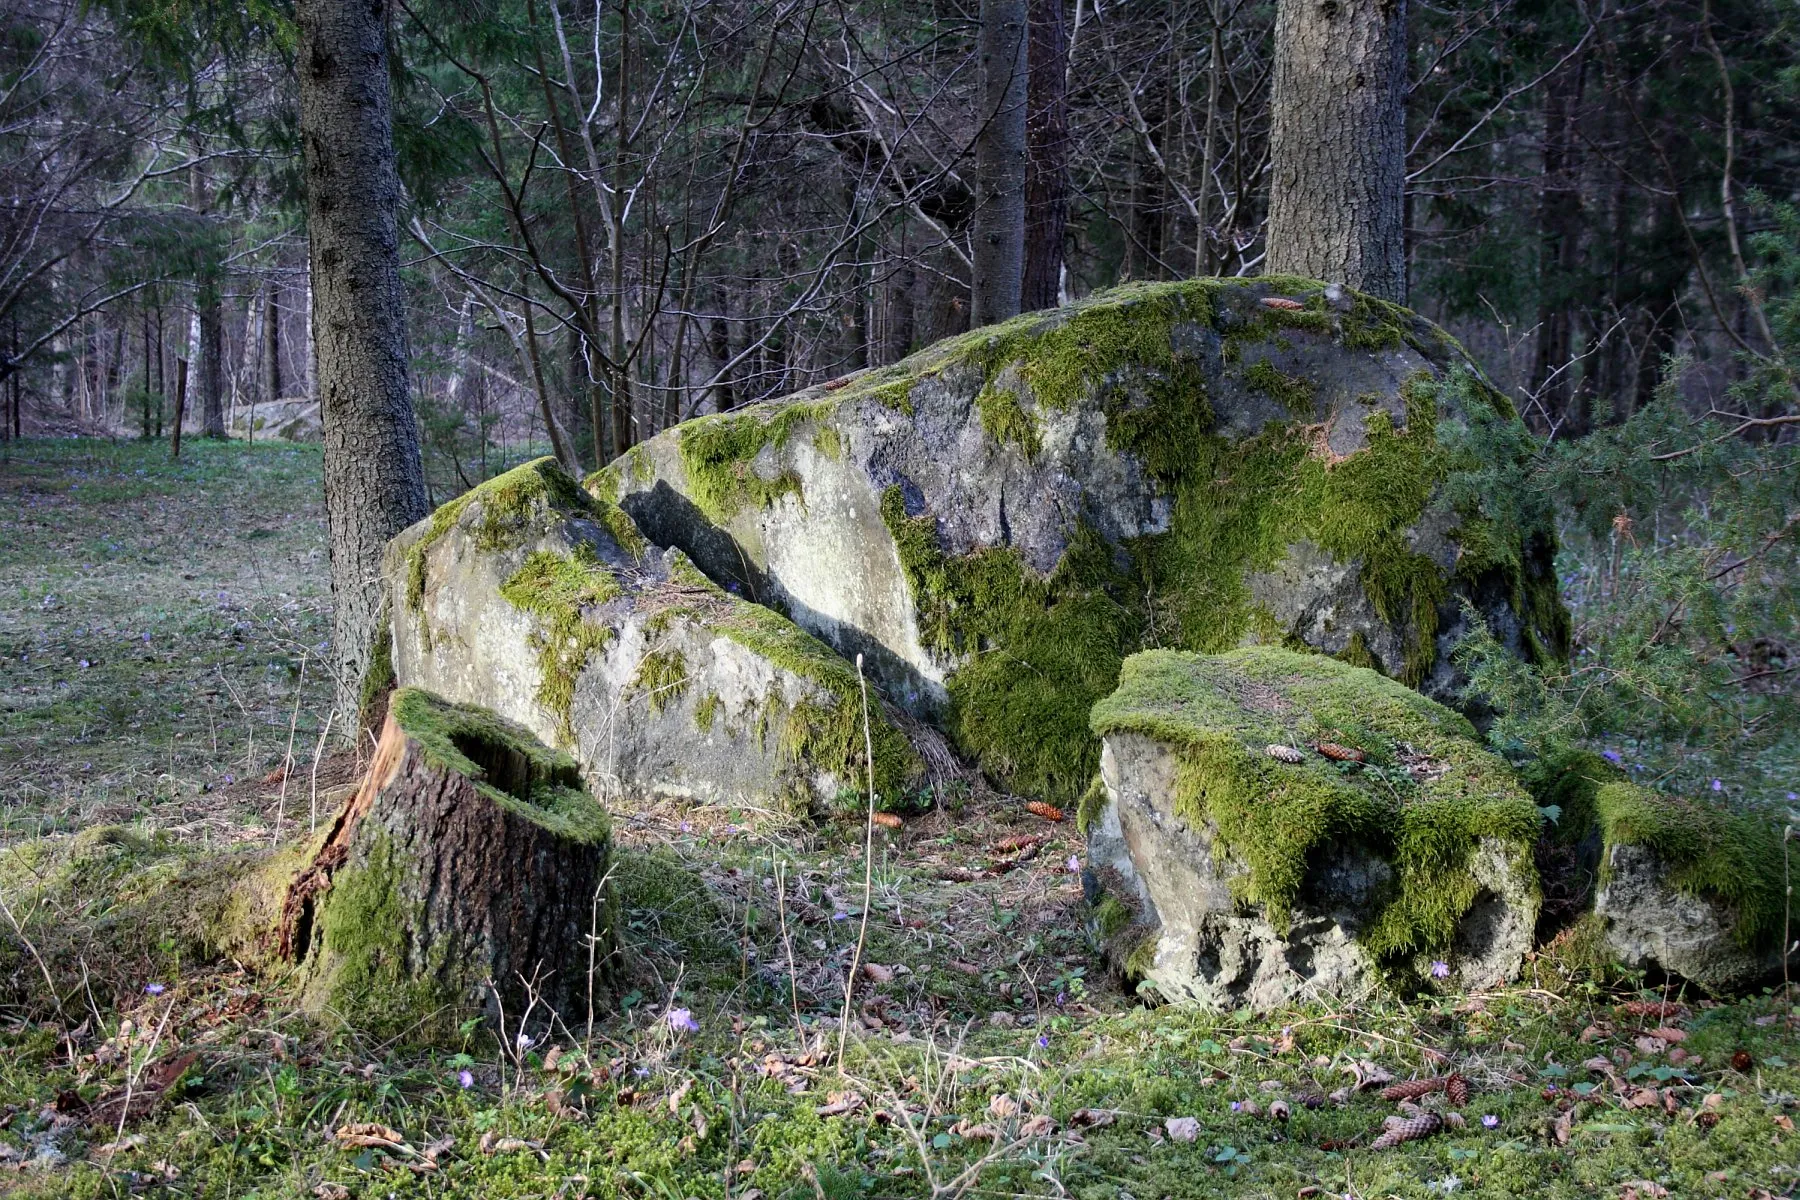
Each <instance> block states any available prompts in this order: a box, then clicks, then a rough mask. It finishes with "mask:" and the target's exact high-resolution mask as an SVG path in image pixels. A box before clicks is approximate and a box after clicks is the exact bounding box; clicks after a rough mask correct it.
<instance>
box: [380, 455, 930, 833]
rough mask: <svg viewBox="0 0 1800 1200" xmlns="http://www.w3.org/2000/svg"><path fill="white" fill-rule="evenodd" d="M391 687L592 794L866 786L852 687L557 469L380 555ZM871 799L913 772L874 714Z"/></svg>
mask: <svg viewBox="0 0 1800 1200" xmlns="http://www.w3.org/2000/svg"><path fill="white" fill-rule="evenodd" d="M387 573H388V576H389V579H390V581H391V588H392V596H391V602H390V608H391V611H392V628H393V634H392V639H393V640H392V650H391V660H392V665H393V673H394V678H395V682H396V683H397V684H398V685H399V686H401V687H409V686H410V687H421V688H425V689H427V690H429V691H431V692H434V693H436V694H438V695H441V696H444V697H446V698H448V699H450V700H453V701H456V702H458V703H466V704H478V705H481V706H484V707H486V708H489V709H492V710H493V711H494V712H496V713H498V714H499V715H501V716H502V717H505V718H507V719H509V720H512V721H516V722H518V723H519V724H520V725H523V726H524V727H525V728H527V729H529V730H530V731H531V732H532V733H533V734H535V735H536V736H537V737H539V738H542V739H543V740H544V741H545V742H546V743H547V744H549V745H552V746H556V747H559V748H562V749H566V750H568V751H569V752H570V753H571V754H572V755H573V756H574V758H575V760H576V761H577V763H578V764H579V766H580V769H581V773H582V776H583V778H584V779H585V780H586V782H587V784H588V786H589V787H590V788H591V789H593V791H594V792H595V794H597V795H601V796H610V795H616V794H620V793H625V794H632V795H642V794H657V795H669V796H676V797H682V798H691V799H697V800H702V801H716V802H721V803H743V802H748V803H753V804H762V805H770V804H786V805H789V806H792V807H801V808H804V807H807V806H816V805H820V804H826V805H829V804H831V803H834V802H835V801H836V799H837V798H838V797H839V795H840V794H843V793H845V792H846V791H849V790H852V789H857V788H860V787H862V786H863V785H864V782H865V778H866V774H867V765H866V759H867V755H866V753H865V749H864V737H863V729H862V707H861V701H862V697H861V692H860V689H859V687H858V682H857V677H856V669H855V667H854V666H852V665H851V664H850V663H849V662H847V661H845V660H844V659H843V658H842V657H840V656H839V655H838V654H837V653H836V652H835V651H833V650H831V649H830V648H829V647H827V646H825V645H824V644H822V643H821V642H819V641H818V640H817V639H816V638H814V637H812V636H811V635H809V634H807V633H805V632H803V631H802V630H801V629H800V628H799V627H798V626H796V625H795V624H794V623H793V622H791V621H789V620H788V619H787V618H786V617H783V616H781V615H780V614H778V613H775V612H773V611H771V610H769V609H766V608H763V607H761V606H759V605H756V604H752V603H750V602H749V601H746V600H744V599H742V598H740V597H737V596H734V595H731V594H730V593H729V592H727V591H725V590H724V589H722V588H720V587H718V586H716V585H715V584H713V583H712V581H711V580H709V579H708V578H707V577H706V576H704V575H702V574H701V573H700V572H699V571H697V570H695V569H694V568H693V566H692V565H691V564H690V563H689V562H688V560H687V558H686V556H685V555H683V554H682V553H681V552H680V551H679V550H667V551H659V550H657V549H655V548H653V547H651V546H650V545H649V544H648V543H647V542H646V541H645V539H644V538H643V536H642V535H641V534H640V533H639V532H638V530H637V528H636V527H635V525H634V524H633V523H632V521H631V518H630V517H628V516H626V515H625V513H624V512H622V511H621V510H620V509H619V508H618V507H617V506H615V505H613V504H611V503H609V502H607V501H605V500H601V499H596V498H594V497H592V496H590V495H588V494H587V493H586V492H584V491H583V490H582V489H581V488H580V487H578V486H577V485H576V484H575V482H574V481H573V480H572V479H570V478H569V476H568V475H567V474H565V473H564V472H563V470H562V469H561V468H560V467H558V466H557V465H556V463H555V461H554V460H552V459H548V458H546V459H539V460H537V461H535V462H532V463H528V464H526V465H524V466H521V467H518V468H516V469H514V470H512V471H510V472H508V473H506V474H504V475H501V476H498V477H496V478H494V479H492V480H489V481H488V482H486V483H484V484H482V485H480V486H479V487H477V488H474V489H473V490H471V491H469V492H467V493H465V494H464V495H463V496H462V497H459V498H458V499H457V500H455V501H453V502H452V503H450V504H447V505H445V506H444V507H443V508H441V509H439V510H438V511H437V512H436V513H435V514H433V515H432V516H431V517H429V518H427V519H426V520H424V521H421V522H420V523H419V524H417V525H415V526H413V527H412V528H411V529H408V530H407V531H405V532H404V533H402V534H401V535H400V536H399V537H398V538H396V539H395V540H394V541H393V543H392V544H391V545H390V546H389V549H388V557H387ZM869 710H870V723H871V731H870V732H871V738H870V740H871V741H872V742H873V744H874V748H875V771H874V774H875V782H876V787H877V790H878V792H879V793H880V795H881V796H882V797H883V799H884V802H886V803H890V804H892V803H897V802H899V801H901V800H902V799H903V797H904V795H905V793H906V790H907V785H908V783H909V781H910V780H911V779H912V777H913V776H914V775H916V774H917V772H918V771H919V770H920V766H919V760H918V758H917V756H916V755H915V754H914V753H913V750H912V747H911V746H910V744H909V743H908V742H907V740H906V739H905V737H904V736H902V735H901V733H900V732H899V731H898V730H897V728H896V727H895V726H894V725H893V724H892V723H891V722H890V721H889V720H888V719H887V717H886V716H885V715H884V712H883V710H882V708H881V706H880V703H879V699H878V697H874V696H871V699H870V705H869Z"/></svg>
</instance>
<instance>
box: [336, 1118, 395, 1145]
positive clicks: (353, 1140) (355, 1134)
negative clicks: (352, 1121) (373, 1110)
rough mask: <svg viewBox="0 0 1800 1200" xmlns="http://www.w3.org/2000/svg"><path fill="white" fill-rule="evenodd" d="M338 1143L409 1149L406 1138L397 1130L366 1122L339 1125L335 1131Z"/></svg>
mask: <svg viewBox="0 0 1800 1200" xmlns="http://www.w3.org/2000/svg"><path fill="white" fill-rule="evenodd" d="M337 1140H338V1142H339V1144H340V1145H344V1146H353V1147H372V1148H374V1149H377V1150H401V1149H405V1150H407V1151H408V1152H410V1151H411V1147H410V1146H407V1144H406V1138H405V1137H403V1136H402V1135H401V1134H400V1132H399V1131H398V1130H394V1129H389V1128H388V1127H387V1126H386V1125H378V1124H375V1123H373V1122H368V1123H364V1124H360V1125H340V1126H338V1131H337Z"/></svg>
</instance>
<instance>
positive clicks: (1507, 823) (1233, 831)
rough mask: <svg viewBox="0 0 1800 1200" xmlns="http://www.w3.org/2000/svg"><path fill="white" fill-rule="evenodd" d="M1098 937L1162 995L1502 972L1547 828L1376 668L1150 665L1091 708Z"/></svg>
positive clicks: (1459, 737)
mask: <svg viewBox="0 0 1800 1200" xmlns="http://www.w3.org/2000/svg"><path fill="white" fill-rule="evenodd" d="M1093 730H1094V733H1095V734H1096V735H1098V736H1099V737H1100V738H1102V739H1103V740H1104V749H1103V751H1102V754H1101V766H1100V778H1101V784H1102V786H1101V787H1100V788H1097V789H1094V790H1093V791H1092V792H1090V793H1089V795H1088V796H1087V797H1086V798H1084V800H1083V803H1082V807H1081V812H1080V821H1081V826H1082V828H1083V829H1084V830H1085V832H1086V834H1087V838H1088V857H1089V863H1090V870H1092V871H1093V872H1094V874H1095V876H1096V877H1097V878H1096V882H1097V884H1098V885H1099V886H1100V888H1101V889H1102V890H1103V891H1104V892H1105V897H1104V899H1102V900H1101V902H1100V907H1099V915H1098V922H1099V924H1100V925H1101V932H1102V933H1103V934H1104V935H1105V936H1106V937H1107V938H1108V940H1109V942H1110V949H1111V951H1112V952H1113V953H1114V955H1115V956H1117V958H1118V959H1119V960H1121V962H1122V963H1123V965H1124V967H1125V969H1126V971H1127V973H1128V974H1131V975H1135V976H1138V977H1141V978H1142V979H1145V980H1148V981H1149V982H1150V983H1151V984H1153V985H1154V986H1155V988H1156V990H1157V991H1158V992H1159V993H1161V994H1162V995H1163V996H1164V997H1166V998H1169V999H1172V1000H1181V1001H1188V1002H1194V1003H1198V1004H1201V1005H1205V1006H1207V1007H1211V1008H1222V1009H1228V1008H1237V1007H1239V1006H1243V1005H1248V1006H1250V1007H1252V1008H1256V1009H1270V1008H1275V1007H1279V1006H1281V1005H1285V1004H1289V1003H1293V1002H1296V1001H1301V1000H1309V999H1327V1000H1330V999H1342V998H1348V997H1353V996H1355V995H1358V994H1360V993H1362V992H1365V991H1367V990H1370V989H1372V988H1373V987H1374V986H1376V985H1377V984H1379V983H1381V982H1383V981H1387V982H1394V983H1407V982H1420V981H1431V980H1434V979H1437V980H1443V981H1446V982H1447V983H1449V984H1451V985H1456V986H1462V987H1485V986H1489V985H1492V984H1496V983H1499V982H1501V981H1504V980H1506V979H1509V978H1511V977H1512V976H1514V975H1515V974H1516V973H1517V971H1518V969H1519V964H1520V962H1521V961H1522V959H1523V957H1524V955H1525V953H1526V951H1528V950H1529V949H1530V948H1531V944H1532V931H1533V927H1534V925H1535V923H1536V919H1537V911H1538V889H1537V876H1536V872H1535V870H1534V868H1533V865H1532V846H1533V843H1534V841H1535V840H1536V838H1537V835H1538V830H1539V824H1540V820H1541V818H1540V816H1539V813H1538V809H1537V805H1536V804H1535V803H1534V802H1533V801H1532V799H1531V797H1530V796H1529V795H1527V794H1526V792H1525V791H1524V790H1523V788H1521V787H1520V786H1519V784H1518V783H1517V781H1516V780H1515V778H1514V776H1513V773H1512V771H1511V770H1510V769H1509V768H1508V767H1507V765H1506V763H1505V762H1503V761H1502V760H1501V759H1500V758H1498V757H1497V756H1495V755H1493V754H1491V753H1489V752H1488V751H1487V750H1485V749H1484V748H1483V747H1482V744H1481V742H1480V740H1479V738H1478V737H1477V736H1476V733H1475V731H1474V729H1473V728H1472V727H1471V726H1470V724H1469V723H1468V721H1467V720H1465V719H1464V718H1463V717H1461V716H1459V715H1458V714H1456V713H1454V712H1452V711H1451V710H1449V709H1447V708H1445V707H1443V706H1442V705H1440V704H1437V703H1435V702H1434V701H1432V700H1429V699H1427V698H1425V697H1424V696H1421V695H1420V694H1418V693H1417V692H1415V691H1412V690H1410V689H1408V688H1406V687H1404V686H1403V685H1401V684H1399V683H1397V682H1395V681H1393V680H1391V679H1387V678H1385V677H1384V676H1382V675H1379V674H1377V673H1376V672H1374V671H1371V670H1367V669H1364V668H1360V667H1352V666H1349V665H1347V664H1345V663H1341V662H1338V661H1336V660H1333V659H1330V658H1326V657H1323V656H1320V655H1310V654H1299V653H1294V652H1292V651H1288V650H1280V649H1275V648H1273V647H1250V648H1246V649H1240V650H1234V651H1231V652H1228V653H1225V654H1221V655H1197V654H1185V653H1179V652H1173V651H1149V652H1146V653H1142V654H1137V655H1134V656H1132V657H1131V658H1128V659H1126V660H1125V665H1124V670H1123V672H1122V674H1121V676H1120V680H1119V688H1118V690H1117V691H1116V692H1114V693H1113V694H1112V695H1111V696H1108V697H1107V698H1106V699H1105V700H1103V701H1101V702H1100V703H1099V704H1097V705H1095V707H1094V710H1093Z"/></svg>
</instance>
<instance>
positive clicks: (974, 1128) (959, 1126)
mask: <svg viewBox="0 0 1800 1200" xmlns="http://www.w3.org/2000/svg"><path fill="white" fill-rule="evenodd" d="M950 1132H951V1133H954V1134H955V1135H956V1136H957V1137H962V1138H969V1139H971V1140H977V1139H979V1140H982V1141H989V1142H997V1141H999V1140H1000V1131H999V1130H998V1129H995V1128H994V1127H993V1126H992V1125H985V1124H984V1125H978V1124H976V1123H975V1122H973V1121H958V1122H957V1123H956V1124H954V1125H952V1126H951V1127H950Z"/></svg>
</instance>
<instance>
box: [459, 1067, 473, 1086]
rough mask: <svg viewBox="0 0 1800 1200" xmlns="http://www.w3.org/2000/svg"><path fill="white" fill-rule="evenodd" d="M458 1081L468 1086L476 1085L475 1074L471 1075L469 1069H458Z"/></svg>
mask: <svg viewBox="0 0 1800 1200" xmlns="http://www.w3.org/2000/svg"><path fill="white" fill-rule="evenodd" d="M456 1082H458V1083H460V1084H462V1086H464V1087H466V1088H470V1087H474V1086H475V1076H473V1075H471V1074H470V1073H469V1072H468V1071H458V1072H457V1073H456Z"/></svg>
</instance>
